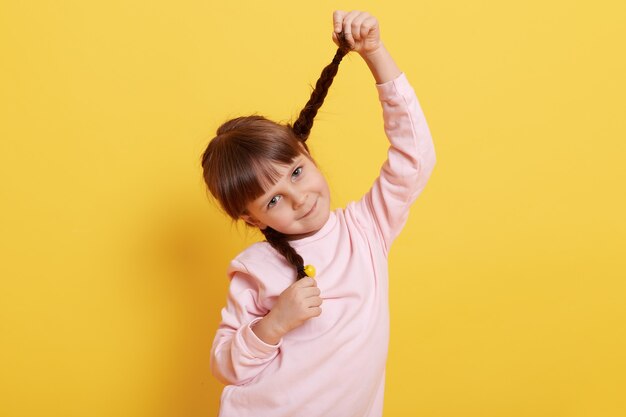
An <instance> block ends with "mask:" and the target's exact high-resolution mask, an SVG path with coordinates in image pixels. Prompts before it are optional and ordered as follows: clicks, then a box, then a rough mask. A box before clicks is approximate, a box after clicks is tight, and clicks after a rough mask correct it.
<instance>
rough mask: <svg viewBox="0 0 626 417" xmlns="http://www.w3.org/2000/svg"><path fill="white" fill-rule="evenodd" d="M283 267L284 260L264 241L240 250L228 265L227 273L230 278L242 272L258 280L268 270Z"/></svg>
mask: <svg viewBox="0 0 626 417" xmlns="http://www.w3.org/2000/svg"><path fill="white" fill-rule="evenodd" d="M284 268H285V260H284V259H283V258H282V256H280V255H279V254H278V252H277V251H276V250H275V249H274V248H272V246H271V245H270V244H269V243H267V242H266V241H263V242H256V243H253V244H252V245H250V246H248V247H247V248H245V249H244V250H243V251H241V252H240V253H239V254H238V255H237V256H235V258H234V259H233V260H232V261H230V264H229V265H228V270H227V275H228V276H229V278H232V277H233V275H234V274H236V273H237V272H243V273H245V274H246V275H249V276H251V277H252V278H253V279H255V280H257V281H260V280H262V279H263V277H264V276H265V275H266V274H263V273H260V272H267V271H268V270H280V269H284Z"/></svg>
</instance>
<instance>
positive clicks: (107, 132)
mask: <svg viewBox="0 0 626 417" xmlns="http://www.w3.org/2000/svg"><path fill="white" fill-rule="evenodd" d="M304 4H305V3H304V2H302V3H298V2H296V3H294V2H291V1H274V2H260V1H254V2H252V1H249V2H243V3H242V2H220V3H217V2H212V1H204V2H202V1H183V2H171V1H133V2H130V1H121V0H114V1H106V2H89V1H61V2H57V1H36V2H17V1H12V2H9V1H5V2H2V4H1V6H0V56H1V61H2V63H1V64H0V71H1V72H2V74H1V81H0V82H1V85H0V92H1V93H0V94H1V97H2V100H1V103H2V104H1V106H2V107H1V109H0V117H1V118H2V121H1V123H0V175H1V180H0V181H1V186H0V197H1V203H2V209H1V210H2V212H1V213H2V215H1V216H0V230H1V232H0V245H1V246H0V250H1V251H0V253H1V257H2V261H1V262H0V279H1V281H0V415H1V416H3V417H4V416H7V417H9V416H10V417H24V416H29V417H30V416H44V415H45V416H63V417H73V416H77V417H78V416H89V417H105V416H106V417H109V416H116V417H143V416H146V417H154V416H163V417H166V416H167V417H170V416H172V417H174V416H176V417H178V416H185V417H186V416H207V415H215V414H216V412H217V407H218V401H219V394H220V391H221V386H220V385H219V384H218V383H217V382H216V381H215V380H214V379H213V377H212V376H211V375H210V373H209V349H210V346H211V342H212V340H213V335H214V332H215V329H216V327H217V324H218V320H219V312H220V309H221V307H222V305H223V303H224V301H225V296H226V289H227V280H226V278H225V274H224V271H225V268H226V264H227V262H228V260H229V259H230V258H231V257H233V256H234V255H235V254H236V253H237V252H238V251H239V250H241V249H242V248H243V247H245V245H246V244H248V243H250V242H252V241H254V240H255V239H258V236H257V235H256V234H254V233H248V232H246V231H245V228H243V227H234V226H232V225H231V224H230V223H229V222H228V220H226V219H225V218H224V217H223V216H222V215H221V214H220V213H219V212H218V211H217V210H216V208H215V207H214V206H213V205H212V204H211V203H210V202H209V201H208V199H207V197H206V194H205V190H204V184H203V182H202V178H201V170H200V165H199V158H200V155H201V153H202V151H203V150H204V147H205V145H206V143H207V141H208V140H209V139H210V138H211V137H212V135H213V134H214V131H215V128H216V127H217V125H218V124H219V123H220V122H222V121H224V120H225V119H226V118H229V117H233V116H235V115H242V114H248V113H253V112H259V113H262V114H265V115H267V116H269V117H271V118H274V119H277V120H283V121H284V120H288V119H291V118H292V117H293V116H295V115H296V114H297V112H298V111H299V109H300V107H301V106H302V105H303V104H304V103H305V102H306V100H307V98H308V94H309V92H310V87H309V84H313V83H314V82H315V81H316V79H317V76H318V75H319V72H320V71H321V69H322V68H323V66H324V65H326V64H327V63H328V62H329V61H330V59H331V57H332V55H333V54H334V51H335V47H334V44H332V42H331V40H330V34H331V30H332V26H331V16H332V11H333V9H335V8H342V9H346V10H349V9H353V8H357V9H361V10H368V11H370V12H371V13H372V14H374V15H375V16H377V17H378V18H379V20H380V22H381V30H382V35H383V40H384V42H385V43H386V45H387V47H388V49H389V50H390V51H391V52H392V54H393V56H394V57H395V59H396V60H397V62H398V64H399V65H400V67H401V68H402V69H403V70H404V72H405V73H406V74H407V76H408V77H409V80H410V81H411V82H412V84H413V86H414V87H415V89H416V91H417V94H418V97H419V99H420V101H421V103H422V106H423V108H424V111H425V113H426V116H427V119H428V122H429V124H430V128H431V131H432V134H433V137H434V140H435V144H436V147H437V152H438V165H437V167H436V170H435V172H434V174H433V177H432V179H431V182H430V183H429V185H428V186H427V188H426V191H425V192H424V193H423V194H422V196H421V197H420V199H419V200H418V202H417V203H416V205H415V206H414V209H413V211H412V215H411V217H410V220H409V223H408V225H407V227H406V229H405V230H404V232H403V234H402V235H401V237H400V238H399V239H398V240H397V242H396V244H395V246H394V248H393V250H392V253H391V278H392V282H391V300H390V301H391V312H392V335H391V347H390V357H389V362H388V377H387V392H386V403H385V416H387V417H393V416H428V417H435V416H437V417H439V416H441V417H443V416H445V417H448V416H450V417H470V416H471V417H473V416H476V417H488V416H494V417H495V416H498V417H500V416H507V417H517V416H533V417H540V416H541V417H543V416H545V417H554V416H568V417H569V416H571V417H578V416H594V417H595V416H598V417H600V416H601V417H617V416H624V415H626V397H625V396H624V395H623V394H624V392H625V391H624V390H625V389H626V388H625V387H626V355H624V352H625V351H626V303H625V301H626V300H625V299H626V284H625V280H624V278H625V276H626V272H625V270H626V261H625V260H624V258H625V257H624V253H625V252H626V250H625V249H626V220H625V215H624V213H626V193H625V191H624V184H625V182H626V168H625V166H626V165H625V164H624V160H625V158H624V157H625V156H626V155H625V154H626V152H625V150H626V145H625V143H626V127H625V123H624V119H625V118H624V116H625V114H626V111H625V110H626V108H625V107H626V106H625V104H624V97H625V96H626V88H625V84H626V82H625V77H624V74H625V73H626V65H625V63H626V58H625V54H624V40H625V39H626V31H625V29H624V15H625V12H626V10H625V9H626V6H624V2H623V1H618V0H613V1H596V2H571V1H563V0H560V1H552V2H546V1H544V0H530V1H524V2H501V1H495V0H494V1H479V2H466V1H424V2H413V1H393V0H388V1H385V2H384V4H383V2H374V1H363V2H359V3H357V2H348V1H340V2H331V1H326V0H323V1H317V2H307V6H305V5H304ZM309 4H310V5H309ZM313 4H315V5H313ZM373 82H374V81H373V78H372V77H371V75H370V74H369V72H368V70H367V67H366V66H365V64H364V63H363V62H362V61H361V59H360V58H359V57H358V56H356V55H355V56H351V57H349V58H347V59H346V60H345V61H344V63H342V65H341V68H340V73H339V75H338V77H337V79H336V83H335V85H334V86H333V87H332V89H331V91H330V93H329V96H328V102H327V105H325V106H324V107H323V108H322V110H321V112H320V114H319V116H318V119H317V124H316V126H315V128H314V130H313V137H312V140H311V143H312V145H311V146H312V148H313V152H314V155H315V156H316V157H317V159H318V162H319V163H320V164H321V166H322V167H323V169H324V171H325V173H326V174H327V175H328V177H329V182H330V184H331V187H332V189H333V199H334V200H333V202H334V205H335V206H338V205H344V204H345V203H346V202H347V201H349V200H352V199H355V198H358V197H359V196H360V195H361V194H362V193H363V192H364V191H365V190H366V189H367V187H368V186H369V185H370V183H371V181H372V180H373V178H374V176H375V175H376V173H377V171H378V166H379V164H380V163H381V162H382V160H383V158H384V154H385V148H386V142H385V138H384V135H383V130H382V122H381V117H380V115H381V112H380V106H379V103H378V101H377V96H376V91H375V88H374V85H373ZM362 144H366V146H361V145H362ZM355 389H358V387H355Z"/></svg>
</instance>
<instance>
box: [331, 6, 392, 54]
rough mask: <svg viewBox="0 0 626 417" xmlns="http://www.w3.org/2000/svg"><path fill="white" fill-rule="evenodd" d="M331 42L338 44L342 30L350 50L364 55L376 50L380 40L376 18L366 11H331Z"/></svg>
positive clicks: (380, 43)
mask: <svg viewBox="0 0 626 417" xmlns="http://www.w3.org/2000/svg"><path fill="white" fill-rule="evenodd" d="M333 28H334V31H333V35H332V38H333V42H335V44H336V45H337V46H339V38H338V36H339V33H341V32H343V33H344V35H345V37H346V40H347V41H348V43H349V44H350V46H351V47H352V50H353V51H355V52H358V53H359V54H360V55H361V56H363V57H365V56H367V55H370V54H372V53H374V52H376V51H377V50H378V49H379V48H380V46H381V45H382V42H381V40H380V27H379V25H378V20H377V19H376V18H375V17H374V16H372V15H371V14H369V13H367V12H361V11H358V10H352V11H350V12H344V11H342V10H335V11H334V12H333Z"/></svg>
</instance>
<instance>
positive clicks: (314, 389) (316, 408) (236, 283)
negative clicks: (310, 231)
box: [211, 73, 435, 417]
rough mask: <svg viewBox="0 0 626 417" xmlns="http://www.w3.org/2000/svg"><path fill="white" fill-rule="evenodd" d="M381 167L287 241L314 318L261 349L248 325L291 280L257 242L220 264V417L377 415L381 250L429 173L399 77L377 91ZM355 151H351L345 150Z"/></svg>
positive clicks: (216, 349)
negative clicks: (316, 308)
mask: <svg viewBox="0 0 626 417" xmlns="http://www.w3.org/2000/svg"><path fill="white" fill-rule="evenodd" d="M376 88H377V89H378V95H379V99H380V101H381V104H382V108H383V118H384V127H385V133H386V134H387V137H388V138H389V141H390V148H389V152H388V159H387V161H386V162H385V163H384V165H383V166H382V169H381V171H380V176H379V177H378V178H377V179H376V181H375V182H374V184H373V186H372V188H371V189H370V190H369V191H368V192H367V194H365V195H364V196H363V198H362V199H361V200H359V201H357V202H352V203H350V204H348V206H347V207H346V208H345V209H337V210H335V211H333V212H331V213H330V218H329V219H328V221H327V222H326V224H325V225H324V226H323V227H322V229H321V230H319V231H318V232H317V233H316V234H314V235H312V236H309V237H306V238H303V239H300V240H296V241H292V242H291V244H292V245H293V246H294V247H295V249H296V250H297V251H298V253H299V254H300V255H302V257H303V258H304V261H305V263H306V264H312V265H314V266H315V268H316V270H317V275H316V279H317V283H318V287H319V288H320V290H321V297H322V298H323V304H322V306H321V307H322V314H321V316H319V317H314V318H312V319H310V320H308V321H307V322H305V323H304V324H303V325H302V326H300V327H298V328H296V329H294V330H292V331H291V332H289V333H288V334H286V335H285V336H284V337H283V339H282V340H281V341H280V342H279V344H278V345H268V344H266V343H264V342H263V341H261V340H260V339H259V338H258V337H257V336H256V335H255V333H254V332H253V331H252V330H251V328H250V325H251V323H254V322H255V321H257V320H260V319H261V318H262V317H263V316H264V315H265V314H267V313H268V312H269V311H270V310H271V309H272V306H273V305H274V303H275V302H276V300H277V298H278V296H279V295H280V294H281V292H283V291H284V290H285V289H286V288H287V287H288V286H289V285H291V284H292V283H293V282H294V281H295V272H294V269H293V267H292V266H290V265H289V264H287V261H286V260H285V259H284V258H283V257H282V256H281V255H279V254H278V252H276V251H275V250H274V249H273V248H272V247H271V246H270V245H269V244H268V243H267V242H260V243H255V244H253V245H251V246H250V247H249V248H247V249H246V250H244V251H243V252H242V253H241V254H239V255H238V256H237V257H236V258H235V259H234V260H233V261H232V262H231V264H230V266H229V268H228V276H229V278H230V280H231V281H230V290H229V294H228V303H227V305H226V307H225V308H224V309H223V310H222V322H221V323H220V326H219V329H218V331H217V335H216V336H215V340H214V342H213V347H212V349H211V368H212V371H213V373H214V375H215V376H216V377H217V378H218V379H219V380H221V381H222V382H224V383H225V384H227V385H226V387H224V391H223V393H222V399H221V407H220V416H225V417H231V416H242V417H243V416H250V417H265V416H268V417H269V416H271V417H282V416H284V417H287V416H289V417H294V416H297V417H314V416H320V417H322V416H323V417H334V416H336V417H352V416H354V417H364V416H372V417H374V416H377V417H378V416H381V415H382V412H383V394H384V386H385V362H386V360H387V347H388V340H389V307H388V270H387V254H388V253H389V247H390V245H391V243H392V242H393V240H394V239H395V237H396V236H397V235H398V233H399V232H400V230H401V229H402V227H403V226H404V224H405V223H406V220H407V216H408V213H409V207H410V206H411V204H412V203H413V201H414V200H415V199H416V198H417V196H418V195H419V194H420V193H421V191H422V190H423V189H424V186H425V185H426V182H427V181H428V178H429V177H430V174H431V172H432V170H433V167H434V165H435V151H434V147H433V143H432V139H431V135H430V131H429V128H428V125H427V124H426V120H425V118H424V114H423V113H422V110H421V107H420V104H419V102H418V100H417V97H416V96H415V92H414V91H413V88H412V87H411V85H410V84H409V82H408V81H407V79H406V76H405V74H404V73H402V74H400V75H399V76H398V77H397V78H396V79H394V80H391V81H388V82H386V83H384V84H377V85H376ZM355 146H358V144H357V145H355Z"/></svg>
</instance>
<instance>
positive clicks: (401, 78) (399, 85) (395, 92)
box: [376, 72, 413, 101]
mask: <svg viewBox="0 0 626 417" xmlns="http://www.w3.org/2000/svg"><path fill="white" fill-rule="evenodd" d="M376 89H377V90H378V99H379V100H380V101H390V100H392V99H393V98H395V97H398V96H404V95H406V93H407V92H410V93H411V94H413V93H412V91H411V90H412V89H413V87H411V84H410V83H409V80H408V79H407V78H406V74H405V73H404V72H402V73H400V75H398V76H397V77H396V78H394V79H393V80H389V81H387V82H385V83H382V84H376Z"/></svg>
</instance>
